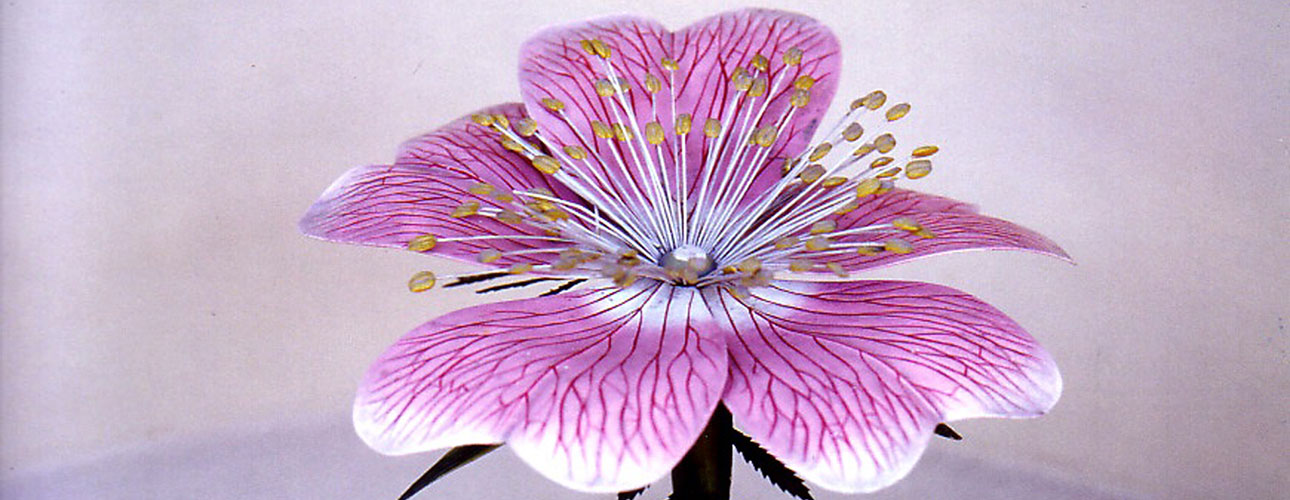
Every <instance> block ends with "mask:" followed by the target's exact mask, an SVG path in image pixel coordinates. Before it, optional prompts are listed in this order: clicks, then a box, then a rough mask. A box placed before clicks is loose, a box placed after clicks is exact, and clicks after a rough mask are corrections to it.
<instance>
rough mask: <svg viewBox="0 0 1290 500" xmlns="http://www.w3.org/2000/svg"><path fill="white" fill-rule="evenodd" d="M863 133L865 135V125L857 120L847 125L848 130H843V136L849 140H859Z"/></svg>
mask: <svg viewBox="0 0 1290 500" xmlns="http://www.w3.org/2000/svg"><path fill="white" fill-rule="evenodd" d="M862 135H864V127H861V126H860V124H859V123H855V122H852V123H851V124H850V125H847V128H846V130H843V131H842V138H843V139H846V140H847V142H855V141H858V140H860V136H862Z"/></svg>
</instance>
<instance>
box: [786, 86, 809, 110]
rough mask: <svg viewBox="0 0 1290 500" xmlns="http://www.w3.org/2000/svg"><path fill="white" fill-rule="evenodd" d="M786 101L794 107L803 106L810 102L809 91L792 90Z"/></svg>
mask: <svg viewBox="0 0 1290 500" xmlns="http://www.w3.org/2000/svg"><path fill="white" fill-rule="evenodd" d="M788 103H789V104H791V105H792V106H793V107H794V108H805V107H806V105H807V104H810V103H811V91H809V90H804V89H797V90H794V91H793V97H792V98H791V99H789V100H788Z"/></svg>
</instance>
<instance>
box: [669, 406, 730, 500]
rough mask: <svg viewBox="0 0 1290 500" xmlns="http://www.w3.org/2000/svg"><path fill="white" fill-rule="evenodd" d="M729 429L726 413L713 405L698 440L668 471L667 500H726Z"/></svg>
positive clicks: (728, 493)
mask: <svg viewBox="0 0 1290 500" xmlns="http://www.w3.org/2000/svg"><path fill="white" fill-rule="evenodd" d="M730 427H731V421H730V411H729V410H727V409H726V407H725V405H717V410H716V411H715V412H713V413H712V418H711V419H710V420H708V426H707V427H705V428H704V429H703V434H701V435H699V440H698V441H695V442H694V446H692V447H690V451H689V452H686V454H685V456H684V457H682V458H681V462H680V463H678V464H676V467H675V468H673V469H672V496H671V497H670V499H671V500H730V462H731V454H732V452H733V447H732V446H731V443H730V437H729V432H730Z"/></svg>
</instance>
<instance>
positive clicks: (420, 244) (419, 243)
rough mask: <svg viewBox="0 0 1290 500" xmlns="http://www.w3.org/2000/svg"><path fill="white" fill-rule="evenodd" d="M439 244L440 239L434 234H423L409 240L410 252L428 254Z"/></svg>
mask: <svg viewBox="0 0 1290 500" xmlns="http://www.w3.org/2000/svg"><path fill="white" fill-rule="evenodd" d="M437 244H439V238H436V237H435V236H434V235H433V234H423V235H420V236H417V237H416V238H412V239H411V240H408V250H411V251H413V252H428V251H430V249H432V248H434V246H435V245H437Z"/></svg>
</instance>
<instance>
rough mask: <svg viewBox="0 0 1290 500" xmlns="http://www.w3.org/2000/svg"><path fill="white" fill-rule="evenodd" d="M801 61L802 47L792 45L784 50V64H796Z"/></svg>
mask: <svg viewBox="0 0 1290 500" xmlns="http://www.w3.org/2000/svg"><path fill="white" fill-rule="evenodd" d="M801 63H802V49H799V48H797V47H793V48H791V49H788V51H786V52H784V64H787V65H789V66H797V65H798V64H801Z"/></svg>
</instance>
